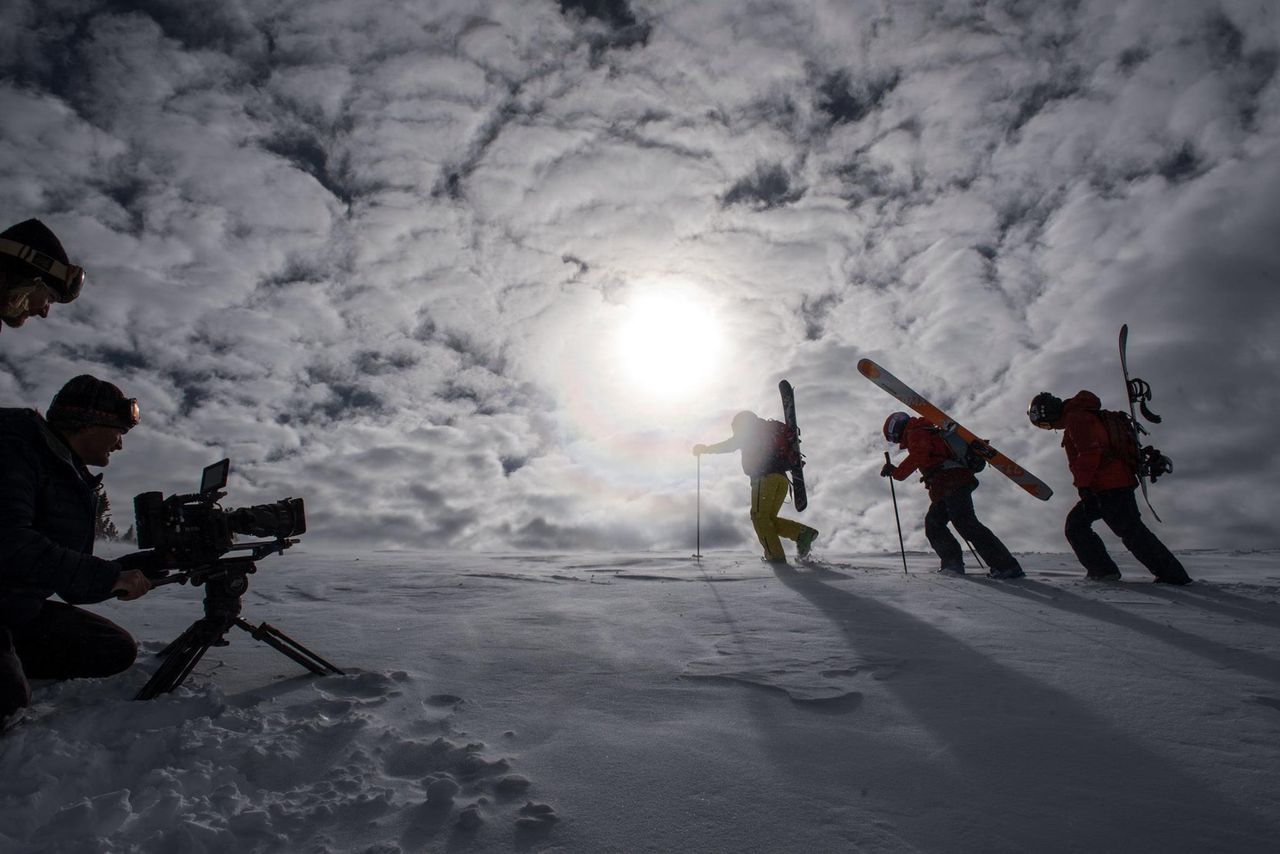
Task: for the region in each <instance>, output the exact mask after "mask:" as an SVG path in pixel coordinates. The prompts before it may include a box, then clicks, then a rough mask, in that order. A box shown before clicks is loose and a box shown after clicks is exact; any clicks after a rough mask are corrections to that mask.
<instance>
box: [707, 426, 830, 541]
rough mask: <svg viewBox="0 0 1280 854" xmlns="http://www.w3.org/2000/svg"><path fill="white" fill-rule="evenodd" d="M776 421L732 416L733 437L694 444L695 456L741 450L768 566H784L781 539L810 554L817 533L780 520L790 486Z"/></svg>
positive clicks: (753, 510) (756, 525)
mask: <svg viewBox="0 0 1280 854" xmlns="http://www.w3.org/2000/svg"><path fill="white" fill-rule="evenodd" d="M782 426H783V425H782V424H781V423H780V422H777V421H766V420H765V419H763V418H761V417H760V416H758V415H756V414H755V413H754V412H739V413H738V414H737V415H735V416H733V436H732V437H731V438H728V439H725V440H724V441H723V442H718V443H716V444H714V445H694V446H693V453H694V456H702V455H703V454H727V453H730V452H732V451H742V471H743V472H744V473H745V474H746V476H747V477H749V478H750V479H751V524H752V526H754V527H755V529H756V536H757V537H759V538H760V545H761V546H763V547H764V559H765V560H766V561H768V562H769V563H786V562H787V556H786V554H785V553H784V552H783V551H782V541H781V539H780V538H781V537H785V538H786V539H788V540H795V542H796V554H797V555H798V556H799V557H801V558H804V557H807V556H808V555H809V549H810V548H811V547H812V546H813V541H814V540H815V539H817V537H818V531H817V530H816V529H815V528H810V527H809V526H808V525H802V524H800V523H799V522H796V521H793V520H791V519H780V518H779V517H778V511H780V510H781V509H782V503H783V502H784V501H785V500H786V498H787V492H788V490H789V488H790V486H791V484H790V483H789V482H788V481H787V476H786V471H787V466H786V463H785V462H784V460H783V458H782V456H781V454H780V453H779V439H778V428H779V427H782Z"/></svg>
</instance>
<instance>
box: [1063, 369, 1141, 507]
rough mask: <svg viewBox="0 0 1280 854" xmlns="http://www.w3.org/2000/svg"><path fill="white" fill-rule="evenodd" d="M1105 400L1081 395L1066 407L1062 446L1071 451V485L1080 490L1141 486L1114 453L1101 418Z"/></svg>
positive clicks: (1089, 394)
mask: <svg viewBox="0 0 1280 854" xmlns="http://www.w3.org/2000/svg"><path fill="white" fill-rule="evenodd" d="M1100 409H1102V401H1100V400H1098V396H1097V395H1096V394H1094V393H1093V392H1091V391H1081V392H1077V393H1076V396H1075V397H1073V398H1071V399H1070V400H1068V401H1067V402H1066V403H1065V404H1064V405H1063V407H1062V424H1063V427H1064V432H1063V434H1062V447H1063V448H1065V449H1066V451H1067V466H1068V467H1069V468H1070V469H1071V482H1072V483H1073V484H1075V486H1076V488H1077V489H1090V490H1093V491H1094V492H1102V491H1104V490H1108V489H1125V488H1129V489H1132V488H1133V487H1135V486H1137V485H1138V479H1137V478H1136V477H1134V475H1133V472H1131V471H1129V467H1128V466H1126V465H1125V464H1124V463H1122V462H1121V461H1120V460H1118V459H1116V458H1115V457H1114V456H1113V455H1112V454H1111V450H1110V449H1111V445H1110V442H1108V441H1107V428H1106V427H1104V426H1103V424H1102V419H1101V418H1099V417H1098V410H1100Z"/></svg>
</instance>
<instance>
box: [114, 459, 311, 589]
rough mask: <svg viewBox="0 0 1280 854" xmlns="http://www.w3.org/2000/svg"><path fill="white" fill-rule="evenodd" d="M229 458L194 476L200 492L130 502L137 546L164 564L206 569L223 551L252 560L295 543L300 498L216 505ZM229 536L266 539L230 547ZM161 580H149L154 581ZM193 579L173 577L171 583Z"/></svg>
mask: <svg viewBox="0 0 1280 854" xmlns="http://www.w3.org/2000/svg"><path fill="white" fill-rule="evenodd" d="M230 470H231V460H222V461H221V462H216V463H214V464H213V465H211V466H208V467H207V468H205V470H204V474H203V476H202V477H201V478H200V491H199V492H197V493H194V494H192V495H171V496H169V497H168V498H165V497H164V494H163V493H160V492H144V493H142V494H140V495H138V496H135V497H134V499H133V512H134V516H135V518H136V520H137V530H138V548H142V549H155V550H156V551H157V552H159V553H160V554H162V555H164V556H165V557H166V560H167V562H169V563H172V564H174V565H176V566H178V567H183V568H185V569H187V570H188V573H187V574H188V575H190V572H189V571H190V570H191V569H194V568H199V567H202V566H206V565H208V564H210V563H212V562H214V561H216V560H217V559H218V558H220V557H222V556H223V555H224V554H226V553H227V552H229V551H233V550H238V549H239V550H252V551H254V552H255V553H256V556H257V557H264V556H266V555H267V554H270V553H271V552H282V551H284V550H285V549H287V548H289V546H292V545H294V544H295V543H297V542H298V540H296V539H291V538H292V537H294V536H295V535H298V534H304V533H306V530H307V519H306V513H305V510H304V508H303V504H302V499H301V498H282V499H280V500H279V501H276V502H275V503H273V504H255V505H253V506H252V507H243V508H240V509H238V510H223V509H222V508H221V507H219V506H218V502H219V501H220V500H221V499H222V498H223V497H224V496H225V495H226V493H225V492H223V491H222V489H223V488H224V487H225V486H226V485H227V474H228V473H229V472H230ZM235 534H246V535H248V536H252V537H272V538H273V540H272V541H271V542H267V543H261V542H258V543H236V542H235V538H234V535H235ZM157 580H161V581H163V580H164V578H163V577H161V578H157V579H153V583H154V581H157ZM186 580H192V581H195V580H196V579H195V578H190V577H189V578H186V579H183V578H174V579H173V581H186Z"/></svg>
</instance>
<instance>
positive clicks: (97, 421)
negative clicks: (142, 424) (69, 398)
mask: <svg viewBox="0 0 1280 854" xmlns="http://www.w3.org/2000/svg"><path fill="white" fill-rule="evenodd" d="M98 397H99V394H98V392H96V391H95V392H94V395H93V397H92V398H90V400H89V404H88V406H67V405H66V404H59V405H58V408H57V415H58V418H61V419H67V420H72V421H76V422H79V423H81V424H85V425H92V426H100V427H115V428H117V429H119V430H123V431H125V432H126V433H127V432H128V431H130V430H132V429H133V428H134V427H137V426H138V399H137V398H136V397H124V398H120V399H119V400H116V401H104V402H102V403H99V402H98ZM50 415H53V413H52V412H50Z"/></svg>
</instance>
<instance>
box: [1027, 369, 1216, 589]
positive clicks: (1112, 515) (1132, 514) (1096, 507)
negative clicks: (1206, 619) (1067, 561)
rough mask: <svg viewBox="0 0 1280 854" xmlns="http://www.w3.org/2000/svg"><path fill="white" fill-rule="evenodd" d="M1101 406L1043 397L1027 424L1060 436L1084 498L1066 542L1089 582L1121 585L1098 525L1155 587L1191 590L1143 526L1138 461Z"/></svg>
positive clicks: (1079, 396)
mask: <svg viewBox="0 0 1280 854" xmlns="http://www.w3.org/2000/svg"><path fill="white" fill-rule="evenodd" d="M1101 412H1102V401H1101V400H1099V399H1098V396H1097V395H1096V394H1094V393H1093V392H1091V391H1080V392H1077V393H1076V396H1075V397H1073V398H1071V399H1070V400H1067V401H1063V400H1062V399H1061V398H1059V397H1055V396H1054V395H1052V394H1050V393H1049V392H1047V391H1043V392H1040V394H1037V395H1036V396H1035V397H1034V398H1033V399H1032V401H1031V405H1030V406H1029V407H1027V418H1028V419H1029V420H1030V421H1031V423H1032V424H1034V425H1035V426H1037V427H1039V428H1040V429H1042V430H1061V431H1063V433H1062V447H1063V449H1065V450H1066V452H1067V467H1068V468H1070V469H1071V482H1072V483H1073V484H1074V485H1075V487H1076V490H1077V492H1078V493H1079V495H1080V500H1079V501H1078V502H1077V503H1076V506H1075V507H1073V508H1071V512H1069V513H1068V514H1067V524H1066V535H1067V542H1068V543H1070V544H1071V549H1072V551H1074V552H1075V553H1076V557H1077V558H1079V560H1080V563H1082V564H1083V565H1084V568H1085V574H1086V577H1087V578H1090V579H1093V580H1095V581H1109V580H1118V579H1119V578H1120V567H1118V566H1116V562H1115V561H1114V560H1112V558H1111V555H1109V554H1108V553H1107V547H1106V545H1104V544H1103V542H1102V538H1101V537H1099V536H1098V535H1097V533H1095V532H1094V530H1093V523H1094V522H1097V521H1098V520H1099V519H1101V520H1102V521H1104V522H1106V523H1107V527H1108V528H1110V529H1111V530H1112V531H1113V532H1114V533H1115V535H1116V536H1117V537H1119V538H1120V542H1122V543H1124V546H1125V548H1127V549H1128V550H1129V551H1130V552H1132V553H1133V556H1134V557H1136V558H1137V559H1138V561H1139V562H1141V563H1142V565H1143V566H1145V567H1146V568H1147V569H1148V570H1150V572H1151V574H1152V575H1154V576H1155V577H1156V581H1158V582H1162V583H1164V584H1190V583H1191V578H1190V576H1188V575H1187V571H1186V570H1185V569H1184V568H1183V567H1182V564H1181V563H1180V562H1179V561H1178V559H1177V558H1176V557H1174V556H1173V553H1172V552H1171V551H1169V549H1168V548H1166V547H1165V544H1164V543H1162V542H1160V540H1159V539H1157V538H1156V535H1155V534H1153V533H1151V529H1149V528H1148V527H1147V526H1146V525H1145V524H1143V522H1142V516H1141V514H1140V513H1139V511H1138V500H1137V498H1136V496H1135V495H1134V493H1135V491H1136V490H1137V488H1138V475H1137V472H1138V459H1137V457H1136V455H1133V459H1126V457H1127V456H1129V455H1128V454H1125V453H1123V452H1121V451H1120V449H1119V448H1118V447H1116V446H1117V444H1118V443H1117V442H1115V441H1113V440H1112V438H1111V435H1110V433H1109V432H1108V430H1107V427H1106V425H1105V424H1104V423H1103V420H1102V415H1101Z"/></svg>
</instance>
